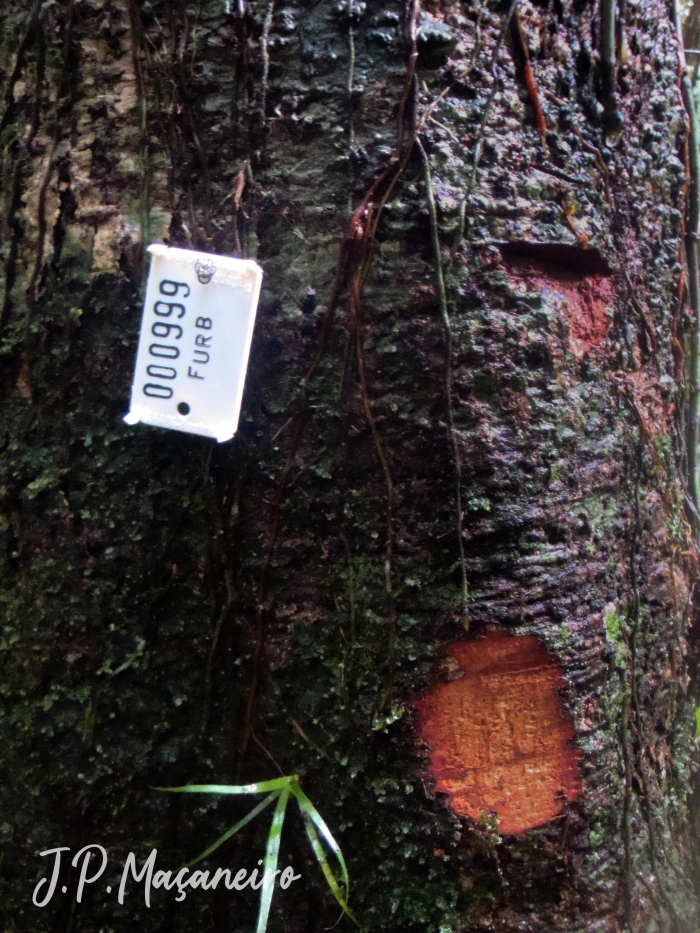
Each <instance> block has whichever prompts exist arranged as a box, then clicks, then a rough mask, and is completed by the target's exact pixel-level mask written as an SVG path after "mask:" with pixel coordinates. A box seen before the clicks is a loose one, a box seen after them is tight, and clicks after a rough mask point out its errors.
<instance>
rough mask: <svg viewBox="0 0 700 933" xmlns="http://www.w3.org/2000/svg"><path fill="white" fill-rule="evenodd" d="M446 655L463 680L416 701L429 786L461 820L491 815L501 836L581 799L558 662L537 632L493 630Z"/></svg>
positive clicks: (539, 821) (538, 822)
mask: <svg viewBox="0 0 700 933" xmlns="http://www.w3.org/2000/svg"><path fill="white" fill-rule="evenodd" d="M449 656H450V658H451V659H452V660H453V661H454V662H456V664H457V665H458V667H459V669H460V671H459V672H460V673H461V676H459V677H458V678H457V679H453V680H452V681H451V682H450V683H440V684H437V685H436V686H434V687H432V688H431V689H430V690H429V691H428V692H427V693H426V695H425V696H424V697H423V698H422V699H421V700H419V701H418V702H417V703H416V707H417V709H418V714H419V720H420V734H421V737H422V738H423V739H425V740H426V741H427V742H428V744H429V745H430V748H431V752H430V763H429V771H430V773H431V775H432V777H433V778H434V779H435V787H434V790H435V791H436V792H442V793H447V794H449V795H450V806H451V807H452V809H453V810H454V811H455V812H456V813H458V814H459V815H460V816H468V817H470V818H471V819H474V820H476V819H478V818H479V816H480V815H482V814H484V812H486V813H488V814H491V813H493V812H495V813H496V814H497V815H498V818H499V821H500V822H499V824H498V831H499V832H500V833H521V832H523V831H525V830H527V829H532V828H534V827H536V826H542V825H543V824H544V823H547V822H548V821H549V820H551V819H553V818H554V817H555V816H557V815H558V814H559V813H561V811H562V809H563V807H564V805H565V803H567V802H570V801H573V800H576V798H577V797H578V796H579V795H580V793H581V778H580V774H579V770H578V759H579V754H578V753H577V752H576V750H575V749H574V748H573V747H572V745H571V740H572V739H573V737H574V731H573V726H572V723H571V719H570V717H569V716H568V714H567V713H566V711H565V710H564V709H563V707H562V703H561V700H560V698H559V696H558V694H557V689H558V688H559V687H560V686H562V684H563V680H562V676H561V670H560V668H559V665H558V664H557V662H556V661H555V660H554V659H553V658H552V657H551V656H550V655H549V654H548V653H547V651H546V650H545V649H544V647H543V646H542V644H541V642H540V641H539V640H538V639H537V638H536V637H535V636H534V635H523V636H509V635H505V634H499V633H490V634H488V635H487V636H486V637H484V638H477V639H474V640H472V641H464V642H456V643H455V644H453V645H451V646H450V648H449Z"/></svg>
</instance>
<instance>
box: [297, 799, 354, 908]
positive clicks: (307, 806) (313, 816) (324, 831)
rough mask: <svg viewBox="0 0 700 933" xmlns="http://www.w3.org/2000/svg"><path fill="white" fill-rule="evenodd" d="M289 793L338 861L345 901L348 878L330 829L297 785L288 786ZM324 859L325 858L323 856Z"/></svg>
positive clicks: (347, 891)
mask: <svg viewBox="0 0 700 933" xmlns="http://www.w3.org/2000/svg"><path fill="white" fill-rule="evenodd" d="M289 789H290V790H291V792H292V793H293V794H294V796H295V797H296V799H297V800H298V801H299V806H300V807H301V811H302V813H303V814H304V815H305V816H306V817H308V819H310V820H311V822H312V823H313V824H314V825H315V826H316V828H317V829H318V830H319V832H320V833H321V835H322V836H323V838H324V839H325V841H326V844H327V845H328V847H329V849H330V850H331V851H332V852H333V854H334V855H335V857H336V858H337V859H338V864H339V865H340V870H341V872H342V873H343V885H344V887H345V898H346V899H347V898H348V897H349V896H350V877H349V875H348V869H347V866H346V864H345V859H344V858H343V853H342V852H341V851H340V846H339V845H338V843H337V842H336V841H335V839H334V838H333V834H332V833H331V831H330V829H329V828H328V827H327V826H326V824H325V822H324V820H323V818H322V817H321V814H320V813H319V812H318V810H317V809H316V807H315V806H314V805H313V804H312V803H311V801H310V800H309V798H308V797H307V796H306V794H305V793H304V791H303V790H302V789H301V787H299V785H298V784H292V785H290V788H289ZM324 857H325V856H324Z"/></svg>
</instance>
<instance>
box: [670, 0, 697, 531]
mask: <svg viewBox="0 0 700 933" xmlns="http://www.w3.org/2000/svg"><path fill="white" fill-rule="evenodd" d="M672 10H673V17H674V21H675V26H676V33H677V37H678V52H679V56H680V60H681V75H680V82H681V96H682V98H683V105H684V107H685V110H686V114H687V116H688V130H689V134H688V171H689V174H690V186H689V191H688V202H687V212H686V237H685V256H686V266H687V284H688V303H689V305H690V311H691V314H692V317H693V329H692V331H691V335H690V360H689V367H688V370H689V371H688V478H687V482H688V493H689V496H690V500H691V502H692V505H693V508H692V510H691V520H692V523H693V530H694V532H695V537H696V539H697V538H698V537H700V520H699V519H698V513H699V512H700V479H699V477H698V443H699V442H700V273H699V270H698V226H699V225H700V157H699V155H698V143H699V141H700V140H699V136H698V120H697V115H696V112H695V100H694V98H693V88H692V86H691V84H690V77H689V75H688V69H687V66H686V63H685V53H684V51H683V33H682V29H681V17H680V10H679V7H678V0H673V6H672Z"/></svg>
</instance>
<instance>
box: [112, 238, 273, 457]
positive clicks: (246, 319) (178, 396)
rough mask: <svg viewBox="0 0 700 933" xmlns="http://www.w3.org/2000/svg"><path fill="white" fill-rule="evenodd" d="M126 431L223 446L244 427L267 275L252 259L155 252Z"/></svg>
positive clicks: (157, 249)
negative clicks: (166, 431)
mask: <svg viewBox="0 0 700 933" xmlns="http://www.w3.org/2000/svg"><path fill="white" fill-rule="evenodd" d="M148 251H149V253H150V254H151V268H150V271H149V273H148V285H147V287H146V303H145V306H144V309H143V320H142V321H141V333H140V335H139V347H138V351H137V354H136V369H135V371H134V382H133V385H132V387H131V408H130V410H129V413H128V414H127V415H125V417H124V421H126V423H127V424H137V423H138V422H139V421H141V422H143V423H144V424H152V425H155V426H157V427H161V428H173V430H175V431H185V432H186V433H188V434H202V435H204V436H205V437H214V438H216V440H217V441H227V440H228V439H229V438H231V437H233V435H234V434H235V432H236V428H237V427H238V416H239V414H240V410H241V399H242V396H243V384H244V382H245V374H246V368H247V366H248V354H249V352H250V342H251V339H252V337H253V324H254V323H255V311H256V309H257V306H258V298H259V296H260V285H261V283H262V270H261V269H260V267H259V266H258V265H257V264H256V263H254V262H253V261H252V260H250V259H230V258H229V257H227V256H213V255H212V254H210V253H197V252H194V250H189V249H175V248H174V247H169V246H161V245H158V244H156V245H154V246H149V247H148Z"/></svg>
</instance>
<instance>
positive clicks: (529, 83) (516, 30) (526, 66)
mask: <svg viewBox="0 0 700 933" xmlns="http://www.w3.org/2000/svg"><path fill="white" fill-rule="evenodd" d="M510 31H511V36H512V38H513V48H514V51H515V55H516V59H518V60H519V61H518V63H519V65H520V68H521V70H522V78H523V83H524V85H525V87H526V88H527V93H528V94H529V96H530V103H531V104H532V109H533V110H534V111H535V123H537V129H538V130H539V131H540V136H541V137H542V142H543V143H546V142H547V121H546V120H545V118H544V112H543V110H542V103H541V101H540V94H539V91H538V90H537V84H536V83H535V73H534V72H533V70H532V63H531V62H530V50H529V48H528V45H527V36H526V35H525V30H524V29H523V24H522V23H521V21H520V16H519V15H518V11H517V10H514V11H513V15H512V17H511V23H510Z"/></svg>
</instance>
